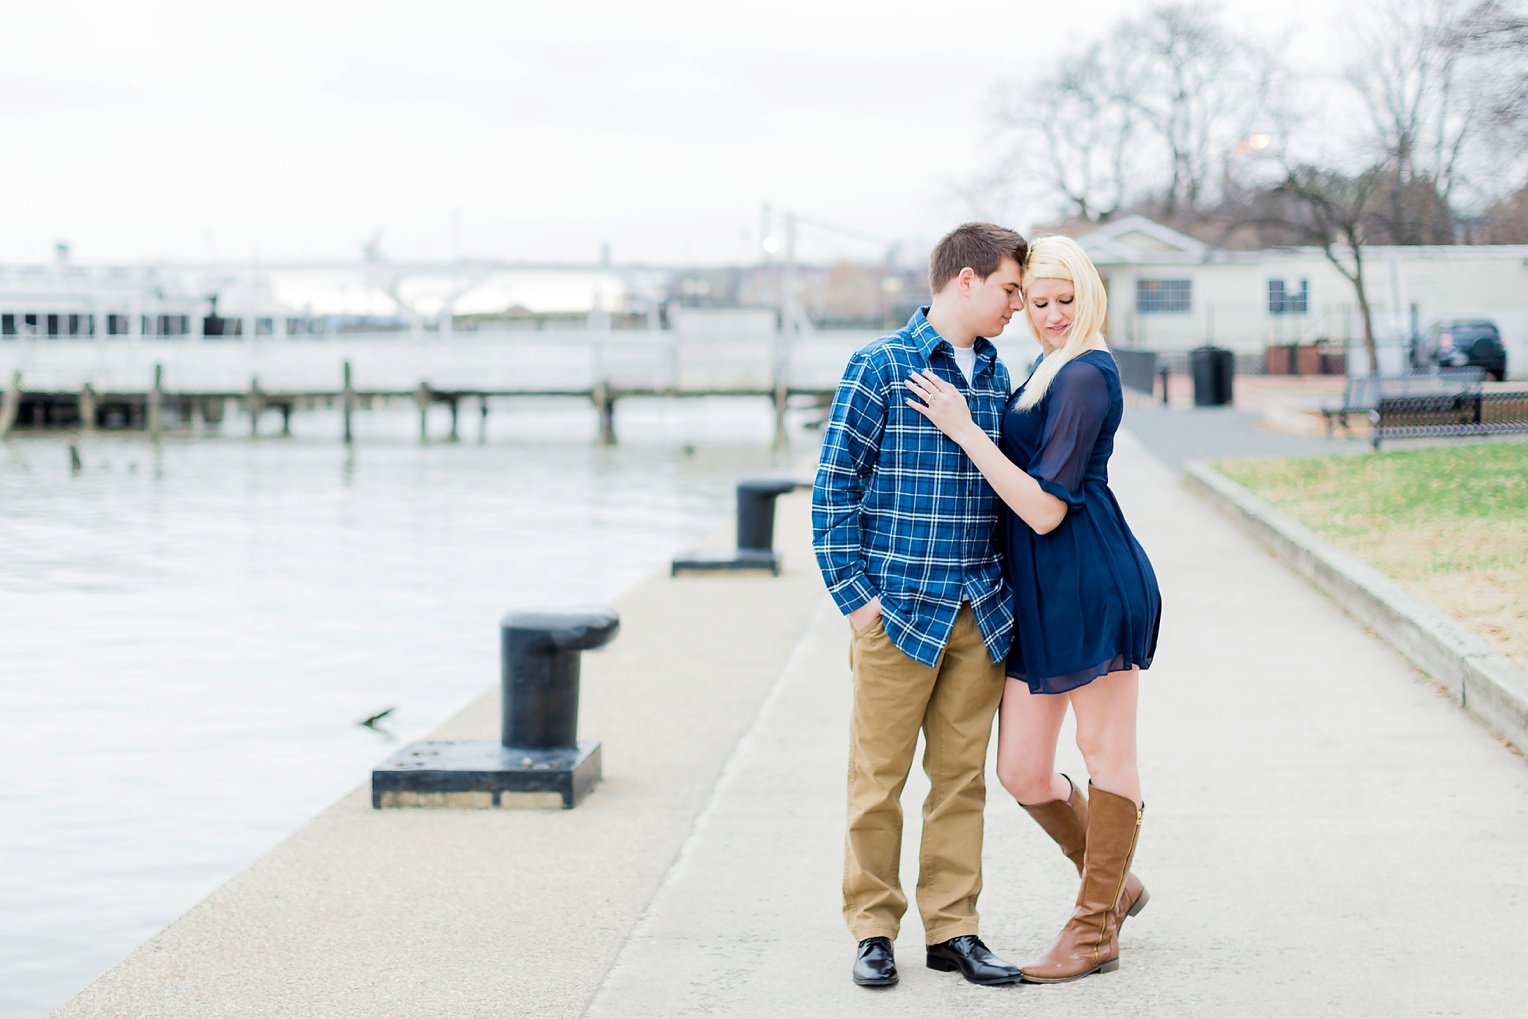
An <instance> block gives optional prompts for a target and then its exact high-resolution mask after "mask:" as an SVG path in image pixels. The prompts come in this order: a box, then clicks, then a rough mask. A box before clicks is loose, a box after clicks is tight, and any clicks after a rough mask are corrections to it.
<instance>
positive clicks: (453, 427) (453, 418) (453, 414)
mask: <svg viewBox="0 0 1528 1019" xmlns="http://www.w3.org/2000/svg"><path fill="white" fill-rule="evenodd" d="M446 406H448V407H450V408H451V441H452V442H460V441H461V438H460V437H459V436H458V435H457V434H456V412H457V398H456V397H454V396H453V397H450V398H449V399H447V400H446Z"/></svg>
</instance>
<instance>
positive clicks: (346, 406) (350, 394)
mask: <svg viewBox="0 0 1528 1019" xmlns="http://www.w3.org/2000/svg"><path fill="white" fill-rule="evenodd" d="M340 411H341V413H342V415H343V416H344V418H345V442H346V444H349V443H352V442H354V441H355V436H354V433H353V432H352V431H351V417H352V416H353V415H354V414H355V386H354V385H353V384H352V383H351V377H350V362H349V361H346V362H345V387H344V389H343V390H341V391H340Z"/></svg>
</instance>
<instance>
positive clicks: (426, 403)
mask: <svg viewBox="0 0 1528 1019" xmlns="http://www.w3.org/2000/svg"><path fill="white" fill-rule="evenodd" d="M430 396H431V394H430V384H429V383H428V382H421V383H419V388H418V389H416V390H414V402H415V403H417V404H419V441H420V442H429V441H430Z"/></svg>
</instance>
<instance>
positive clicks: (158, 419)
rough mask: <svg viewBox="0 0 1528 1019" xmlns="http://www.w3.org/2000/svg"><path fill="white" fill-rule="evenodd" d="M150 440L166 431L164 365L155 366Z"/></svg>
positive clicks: (150, 409) (150, 406) (151, 392)
mask: <svg viewBox="0 0 1528 1019" xmlns="http://www.w3.org/2000/svg"><path fill="white" fill-rule="evenodd" d="M147 427H148V430H149V438H151V439H158V438H159V433H160V432H162V431H163V430H164V365H162V364H156V365H155V366H154V388H153V389H150V390H149V396H148V422H147Z"/></svg>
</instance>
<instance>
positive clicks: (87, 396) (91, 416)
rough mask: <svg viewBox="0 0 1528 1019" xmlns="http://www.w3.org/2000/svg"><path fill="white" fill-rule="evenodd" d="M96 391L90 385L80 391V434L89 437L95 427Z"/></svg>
mask: <svg viewBox="0 0 1528 1019" xmlns="http://www.w3.org/2000/svg"><path fill="white" fill-rule="evenodd" d="M96 403H97V401H96V391H95V387H94V386H92V385H91V384H90V383H88V382H87V383H85V385H84V386H83V387H81V389H80V434H82V435H89V434H90V433H91V432H93V431H95V427H96Z"/></svg>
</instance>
